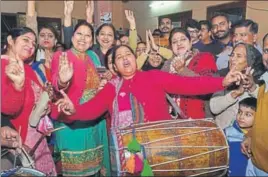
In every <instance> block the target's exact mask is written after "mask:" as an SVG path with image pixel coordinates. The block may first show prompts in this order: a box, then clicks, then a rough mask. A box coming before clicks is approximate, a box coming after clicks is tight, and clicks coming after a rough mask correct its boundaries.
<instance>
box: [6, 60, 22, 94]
mask: <svg viewBox="0 0 268 177" xmlns="http://www.w3.org/2000/svg"><path fill="white" fill-rule="evenodd" d="M5 73H6V75H7V77H8V78H9V79H10V80H11V81H12V82H13V85H14V87H15V89H16V90H19V91H20V90H21V89H22V88H23V86H24V82H25V71H24V64H23V61H22V60H19V59H15V58H10V59H9V64H8V65H7V66H6V68H5Z"/></svg>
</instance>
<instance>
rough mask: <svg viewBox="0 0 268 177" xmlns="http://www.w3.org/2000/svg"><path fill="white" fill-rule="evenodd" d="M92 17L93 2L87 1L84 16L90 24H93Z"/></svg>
mask: <svg viewBox="0 0 268 177" xmlns="http://www.w3.org/2000/svg"><path fill="white" fill-rule="evenodd" d="M93 15H94V1H92V0H91V1H87V5H86V16H87V22H88V23H90V24H92V23H93Z"/></svg>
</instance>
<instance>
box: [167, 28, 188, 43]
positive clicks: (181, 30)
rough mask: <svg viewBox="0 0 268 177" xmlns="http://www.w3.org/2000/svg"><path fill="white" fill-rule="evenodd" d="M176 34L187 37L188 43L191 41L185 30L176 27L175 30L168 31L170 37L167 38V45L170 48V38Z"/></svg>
mask: <svg viewBox="0 0 268 177" xmlns="http://www.w3.org/2000/svg"><path fill="white" fill-rule="evenodd" d="M176 33H182V34H184V35H185V36H186V37H187V39H188V40H189V41H191V36H190V34H189V32H188V31H187V30H186V29H184V28H178V27H176V28H173V29H172V30H171V31H170V35H169V38H168V42H169V45H170V46H171V43H172V42H171V41H172V37H173V36H174V35H175V34H176Z"/></svg>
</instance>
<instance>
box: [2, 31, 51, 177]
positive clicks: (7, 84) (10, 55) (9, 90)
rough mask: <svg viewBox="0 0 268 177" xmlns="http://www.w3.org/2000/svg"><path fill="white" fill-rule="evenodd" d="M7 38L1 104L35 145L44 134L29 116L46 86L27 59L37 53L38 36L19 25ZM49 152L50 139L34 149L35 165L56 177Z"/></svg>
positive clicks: (25, 138) (23, 139) (3, 59)
mask: <svg viewBox="0 0 268 177" xmlns="http://www.w3.org/2000/svg"><path fill="white" fill-rule="evenodd" d="M6 41H7V45H6V46H7V48H6V49H5V51H4V53H3V52H2V54H3V55H1V83H2V88H1V99H2V102H3V103H4V104H2V105H1V113H3V114H5V115H8V116H9V117H8V118H7V117H6V119H9V118H12V119H10V121H11V123H12V124H13V125H14V127H15V129H16V130H17V131H19V132H21V133H20V135H21V137H22V141H23V144H25V145H27V146H28V147H29V148H33V146H34V145H35V143H36V141H37V140H38V139H39V138H40V137H41V136H42V134H41V133H40V132H39V130H38V128H33V127H31V126H30V125H29V117H30V114H31V112H32V110H33V109H34V107H35V104H36V102H38V101H39V99H40V93H42V91H43V89H42V87H41V85H40V83H39V82H38V80H37V78H36V75H35V73H34V72H33V70H32V69H31V68H30V67H29V66H28V65H27V64H24V62H25V61H27V59H29V58H31V56H32V55H33V53H34V50H35V47H36V35H35V33H34V32H33V30H31V29H30V28H27V27H23V28H15V29H11V30H10V31H9V34H8V37H7V40H6ZM26 98H27V99H26ZM25 105H27V106H25ZM47 114H48V112H46V111H45V112H44V115H42V116H39V118H40V119H43V118H44V116H45V115H47ZM20 130H21V131H20ZM49 152H50V151H49V149H48V145H47V142H46V140H42V141H41V144H40V145H39V146H38V147H37V149H36V151H35V152H34V156H35V157H38V158H36V159H35V167H36V169H37V170H40V171H42V172H44V173H46V174H50V175H52V176H56V170H55V165H54V162H53V159H52V156H51V154H50V153H49ZM44 162H46V163H44Z"/></svg>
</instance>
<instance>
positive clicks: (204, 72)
mask: <svg viewBox="0 0 268 177" xmlns="http://www.w3.org/2000/svg"><path fill="white" fill-rule="evenodd" d="M169 44H170V46H171V48H172V52H173V54H174V58H173V59H171V60H167V61H166V62H165V64H164V66H163V68H162V70H164V71H168V72H170V73H173V74H179V75H182V76H212V75H213V74H215V72H216V71H217V65H216V62H215V59H214V57H213V55H212V54H210V53H203V52H199V51H198V50H197V49H193V48H192V42H191V36H190V34H189V33H188V32H187V31H186V30H184V29H182V28H174V29H173V30H172V31H171V32H170V37H169ZM173 97H174V100H175V102H176V103H177V105H178V107H180V109H181V111H182V113H183V114H184V115H185V116H186V117H187V118H193V119H200V118H205V117H209V116H211V114H210V110H209V106H208V104H207V106H206V104H205V102H206V101H209V98H210V95H203V96H200V95H198V94H196V95H195V96H189V95H188V96H187V95H183V94H180V95H174V96H173Z"/></svg>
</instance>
